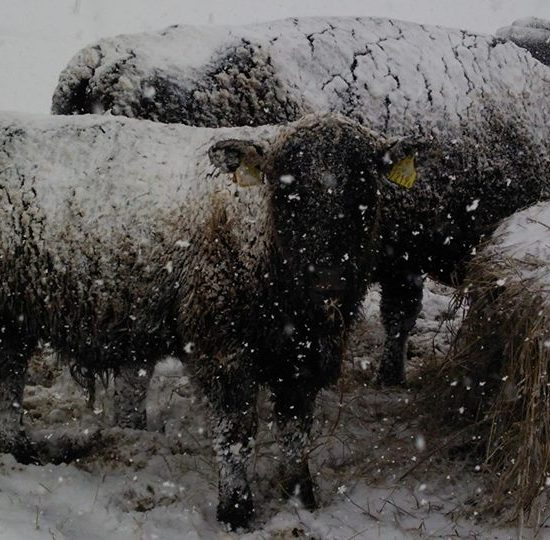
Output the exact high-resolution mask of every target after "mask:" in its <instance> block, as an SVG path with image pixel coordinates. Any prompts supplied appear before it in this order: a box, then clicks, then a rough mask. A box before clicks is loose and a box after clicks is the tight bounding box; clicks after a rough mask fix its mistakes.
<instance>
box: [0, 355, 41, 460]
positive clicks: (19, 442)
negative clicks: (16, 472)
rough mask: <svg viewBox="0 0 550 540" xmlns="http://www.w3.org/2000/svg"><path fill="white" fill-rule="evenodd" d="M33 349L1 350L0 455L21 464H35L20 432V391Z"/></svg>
mask: <svg viewBox="0 0 550 540" xmlns="http://www.w3.org/2000/svg"><path fill="white" fill-rule="evenodd" d="M31 352H32V348H30V347H25V348H22V349H16V348H11V347H9V348H1V349H0V452H6V453H11V454H13V456H14V457H15V459H17V461H19V462H20V463H38V461H39V460H38V458H37V456H36V455H35V451H34V449H33V447H32V445H31V443H30V441H29V440H28V439H27V436H26V435H25V431H24V429H23V422H22V420H23V390H24V388H25V375H26V372H27V364H28V360H29V357H30V354H31Z"/></svg>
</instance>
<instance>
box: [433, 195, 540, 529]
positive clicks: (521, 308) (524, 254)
mask: <svg viewBox="0 0 550 540" xmlns="http://www.w3.org/2000/svg"><path fill="white" fill-rule="evenodd" d="M465 283H466V287H465V288H464V289H463V290H462V291H461V292H460V293H458V296H459V300H466V301H468V302H469V304H470V309H469V311H468V314H467V316H466V318H465V320H464V322H463V325H462V327H461V328H460V330H459V331H458V333H457V335H456V338H455V341H454V344H453V347H452V348H451V351H450V353H449V355H448V357H447V358H446V359H445V361H444V362H443V363H442V364H440V365H438V366H437V367H435V366H433V365H432V367H431V368H428V369H429V370H430V372H429V373H424V374H423V379H424V380H428V381H430V383H429V384H428V385H427V386H426V388H425V392H426V393H425V396H426V398H425V399H426V402H427V403H428V404H430V405H431V408H432V410H433V409H435V410H436V412H437V416H439V419H440V420H442V421H443V425H444V426H446V427H448V428H450V429H451V428H452V429H454V430H456V429H457V427H458V428H460V429H459V433H461V434H462V435H463V436H464V437H463V440H464V441H465V440H468V441H469V443H468V450H469V451H473V450H477V451H481V452H482V454H481V456H482V458H483V459H482V460H483V466H482V468H483V469H484V470H485V471H486V472H487V478H488V480H489V482H488V483H489V486H488V487H489V490H488V491H489V496H487V497H485V498H484V499H483V502H482V507H483V508H482V510H492V511H496V512H498V513H499V514H501V515H503V516H505V517H506V518H510V519H519V520H520V521H523V520H524V519H528V518H529V517H533V516H535V519H536V520H537V521H540V519H541V515H544V514H548V513H550V505H549V499H548V497H547V492H548V487H549V485H550V205H549V204H540V205H536V206H534V207H531V208H530V209H528V210H525V211H523V212H520V213H518V214H516V215H515V216H513V217H512V218H509V219H508V220H506V221H505V222H504V223H503V224H502V225H501V226H500V227H499V228H498V229H497V231H496V232H495V234H494V235H493V237H492V239H491V241H490V242H489V243H487V245H486V246H485V247H484V248H483V249H482V251H481V253H480V254H479V255H477V256H476V257H475V258H474V260H473V261H472V263H471V264H470V266H469V269H468V277H467V279H466V282H465ZM442 382H443V384H442ZM434 400H437V401H436V403H437V407H434Z"/></svg>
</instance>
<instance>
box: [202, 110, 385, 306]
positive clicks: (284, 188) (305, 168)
mask: <svg viewBox="0 0 550 540" xmlns="http://www.w3.org/2000/svg"><path fill="white" fill-rule="evenodd" d="M389 144H390V143H388V142H387V141H385V139H384V138H383V137H381V136H379V135H377V134H375V133H374V132H372V131H370V130H368V129H366V128H365V127H362V126H361V125H359V124H357V123H356V122H353V121H351V120H349V119H346V118H344V117H342V116H339V115H324V116H309V117H306V118H304V119H302V120H301V121H299V122H297V123H295V124H291V125H290V126H288V127H286V128H281V132H280V133H279V135H278V136H277V137H275V139H274V140H273V141H272V142H271V143H260V142H255V141H242V140H226V141H221V142H219V143H217V144H216V145H214V146H213V147H212V148H211V149H210V152H209V155H210V158H211V160H212V162H213V163H214V164H215V165H216V166H217V167H218V168H219V169H220V170H222V171H224V172H228V173H232V174H233V175H234V178H235V180H236V181H237V182H238V183H239V184H241V185H247V186H250V185H252V184H254V183H260V182H264V183H266V184H268V186H269V187H270V193H271V195H272V204H271V208H272V212H273V223H274V226H275V236H276V239H277V244H278V246H279V250H280V253H281V255H282V257H283V259H284V260H285V266H286V267H287V268H288V276H289V277H290V278H291V279H292V280H294V281H295V283H296V284H297V286H298V287H299V288H300V289H301V290H304V289H305V290H306V293H307V297H308V298H309V300H310V301H311V302H312V303H313V304H314V305H315V306H316V307H323V306H327V305H338V306H341V307H344V308H347V307H351V306H352V305H354V304H355V303H356V302H357V301H358V300H359V299H360V297H361V296H362V294H363V292H364V285H365V281H366V278H367V277H368V271H369V269H370V259H371V255H372V251H373V249H374V246H375V243H376V223H377V216H378V213H379V195H380V189H381V178H382V176H383V175H384V174H385V173H386V172H387V169H388V154H387V151H388V145H389ZM348 311H349V310H348Z"/></svg>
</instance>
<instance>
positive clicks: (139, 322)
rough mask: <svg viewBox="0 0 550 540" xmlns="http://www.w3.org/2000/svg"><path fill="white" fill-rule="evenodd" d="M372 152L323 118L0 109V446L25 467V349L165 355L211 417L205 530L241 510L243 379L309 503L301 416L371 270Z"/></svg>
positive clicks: (244, 515) (108, 363)
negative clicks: (266, 402)
mask: <svg viewBox="0 0 550 540" xmlns="http://www.w3.org/2000/svg"><path fill="white" fill-rule="evenodd" d="M236 138H237V139H239V140H235V139H236ZM220 139H222V140H220ZM242 139H245V140H242ZM247 139H252V140H247ZM216 141H218V142H216ZM214 143H215V144H214ZM385 145H386V142H385V141H384V139H383V138H382V137H379V136H377V135H376V134H375V133H374V132H370V131H368V130H367V129H365V128H363V127H361V126H359V125H358V124H357V123H354V122H352V121H349V120H346V119H344V118H343V117H339V116H334V115H332V116H331V115H328V116H322V117H318V116H312V117H309V118H305V119H303V120H302V121H300V122H298V123H295V124H290V125H289V126H288V127H286V128H255V129H248V128H236V129H228V130H211V129H203V128H190V127H185V126H163V125H161V124H154V123H151V122H145V121H136V120H129V119H123V118H119V119H114V118H110V117H106V116H97V117H94V116H88V117H79V118H76V117H64V118H62V117H56V118H47V117H46V118H41V117H17V116H13V115H8V114H3V115H0V218H1V219H0V327H1V328H2V336H1V340H0V354H1V356H0V400H1V403H0V411H1V414H2V420H3V422H2V432H1V433H0V435H1V437H0V446H1V449H2V450H4V451H12V452H14V453H15V454H16V455H17V456H18V457H20V458H23V459H29V457H30V456H29V449H28V445H27V443H26V440H25V437H24V434H23V433H22V432H20V431H19V430H20V425H19V424H20V416H21V415H20V413H21V410H22V409H21V400H22V387H23V377H24V371H25V365H26V360H27V358H28V356H29V355H30V354H31V352H32V348H33V345H34V344H35V343H36V342H37V340H46V341H48V342H50V343H51V344H52V346H53V347H54V348H55V349H56V350H57V351H59V352H60V353H61V354H62V356H63V357H67V356H72V357H74V358H75V359H76V361H77V362H78V363H79V365H80V366H82V367H84V368H86V369H87V370H89V371H90V372H94V371H95V372H97V371H100V370H103V369H112V368H115V369H121V370H124V369H126V368H128V367H133V368H134V370H139V369H144V370H147V369H148V368H150V366H152V365H154V363H155V362H156V361H157V360H159V359H160V358H162V357H163V356H166V355H168V354H172V355H176V356H178V357H180V358H182V359H184V360H185V361H186V362H187V363H188V365H189V366H190V369H191V371H192V373H193V375H194V378H195V380H196V381H197V383H198V384H199V385H200V387H201V388H202V389H203V391H204V392H205V393H206V395H207V396H208V397H209V398H210V401H211V402H212V404H213V406H214V409H215V411H216V415H217V416H216V417H217V421H216V422H215V424H216V425H215V433H216V440H215V447H216V451H217V455H218V462H219V468H220V502H219V508H218V516H219V518H220V519H222V520H223V521H227V522H229V523H230V524H231V525H232V526H239V525H245V524H246V523H247V522H248V520H249V519H250V517H251V516H252V513H253V504H252V497H251V493H250V488H249V486H248V481H247V479H246V469H247V460H248V456H249V455H250V445H251V444H253V441H254V435H255V428H256V422H257V420H256V405H255V398H256V393H257V391H258V387H259V386H260V385H267V386H268V387H269V388H270V389H271V391H272V392H273V396H274V401H275V414H276V420H277V423H278V424H279V426H280V430H281V440H282V444H283V450H284V451H285V453H286V454H287V456H288V459H287V461H286V462H285V471H284V473H283V474H284V476H283V480H282V485H283V486H284V487H285V492H286V494H287V495H288V494H294V493H299V495H300V497H301V499H302V500H303V502H304V503H305V504H306V505H308V506H310V507H311V506H313V505H314V502H315V501H314V497H313V489H312V481H311V477H310V475H309V470H308V465H307V457H306V455H305V450H306V446H307V442H308V433H309V428H310V426H311V416H312V409H313V404H314V401H315V396H316V394H317V392H318V391H319V390H320V389H321V388H322V387H323V386H325V385H327V384H328V383H330V382H331V381H333V380H334V379H335V377H336V376H337V375H338V373H339V368H340V361H341V353H342V349H343V347H344V344H345V341H346V336H347V331H348V328H349V325H350V323H351V321H352V319H353V318H354V316H355V313H356V311H357V306H358V304H359V303H360V301H361V299H362V297H363V295H364V294H365V290H366V286H367V283H368V279H369V271H370V269H371V268H372V266H373V263H372V260H371V255H372V251H373V245H374V240H375V238H376V230H375V227H376V223H377V215H378V212H377V208H378V203H377V200H378V196H379V193H380V177H381V175H382V174H383V172H384V171H385V170H386V168H387V165H386V164H385V162H384V160H383V155H384V154H385V151H386V150H385ZM207 151H208V152H209V156H210V160H211V161H212V163H214V164H215V165H216V167H217V168H216V169H215V168H214V167H213V166H212V165H211V164H210V162H209V161H208V158H207V157H206V155H207ZM242 167H244V169H243V168H242ZM243 170H244V171H245V172H246V171H248V172H250V171H253V173H254V171H256V172H258V173H259V172H261V174H262V175H263V178H264V182H263V183H262V184H261V185H259V186H256V187H250V188H246V189H237V188H235V187H234V185H233V184H232V183H231V181H230V179H229V176H227V174H224V173H232V172H236V173H237V175H238V174H239V173H240V172H242V171H243ZM254 174H255V175H256V177H257V176H258V175H259V174H256V173H254ZM254 174H253V176H254Z"/></svg>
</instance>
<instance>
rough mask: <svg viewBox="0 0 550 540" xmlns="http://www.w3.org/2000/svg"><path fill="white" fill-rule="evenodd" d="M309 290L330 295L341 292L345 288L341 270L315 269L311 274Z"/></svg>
mask: <svg viewBox="0 0 550 540" xmlns="http://www.w3.org/2000/svg"><path fill="white" fill-rule="evenodd" d="M310 283H311V288H312V289H313V290H315V291H317V292H320V293H325V294H330V293H337V292H341V291H343V290H344V289H345V288H346V278H345V275H344V270H343V268H340V267H335V268H321V267H315V269H314V271H312V272H311V279H310Z"/></svg>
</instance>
